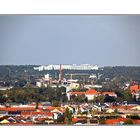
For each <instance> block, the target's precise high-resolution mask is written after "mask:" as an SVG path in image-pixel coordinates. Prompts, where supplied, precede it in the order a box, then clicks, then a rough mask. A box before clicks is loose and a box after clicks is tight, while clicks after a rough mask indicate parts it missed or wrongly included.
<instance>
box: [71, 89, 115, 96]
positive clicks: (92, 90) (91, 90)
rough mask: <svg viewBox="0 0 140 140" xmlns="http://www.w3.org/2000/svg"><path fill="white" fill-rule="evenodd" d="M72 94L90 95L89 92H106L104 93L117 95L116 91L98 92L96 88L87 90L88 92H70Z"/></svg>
mask: <svg viewBox="0 0 140 140" xmlns="http://www.w3.org/2000/svg"><path fill="white" fill-rule="evenodd" d="M70 94H86V95H88V94H96V95H97V94H104V95H106V94H108V95H112V96H117V95H116V94H115V92H97V91H96V90H94V89H90V90H87V91H86V92H70Z"/></svg>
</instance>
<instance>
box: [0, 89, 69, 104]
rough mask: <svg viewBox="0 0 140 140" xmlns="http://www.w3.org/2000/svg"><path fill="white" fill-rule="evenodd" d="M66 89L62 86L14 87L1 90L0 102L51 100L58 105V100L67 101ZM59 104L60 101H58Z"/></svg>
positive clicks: (23, 102)
mask: <svg viewBox="0 0 140 140" xmlns="http://www.w3.org/2000/svg"><path fill="white" fill-rule="evenodd" d="M65 92H66V89H65V88H64V87H61V88H58V87H57V88H55V89H54V88H50V87H48V88H13V89H10V90H6V91H0V103H1V104H5V103H22V104H27V103H31V102H40V101H42V102H43V101H49V102H51V103H54V105H55V106H56V105H57V103H55V101H57V102H64V101H67V97H66V94H64V93H65ZM58 105H59V103H58Z"/></svg>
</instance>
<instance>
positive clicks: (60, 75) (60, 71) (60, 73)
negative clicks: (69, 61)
mask: <svg viewBox="0 0 140 140" xmlns="http://www.w3.org/2000/svg"><path fill="white" fill-rule="evenodd" d="M61 80H62V65H61V64H60V69H59V81H61Z"/></svg>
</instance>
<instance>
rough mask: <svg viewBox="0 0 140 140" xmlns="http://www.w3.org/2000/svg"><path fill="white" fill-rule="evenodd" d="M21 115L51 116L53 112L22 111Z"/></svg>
mask: <svg viewBox="0 0 140 140" xmlns="http://www.w3.org/2000/svg"><path fill="white" fill-rule="evenodd" d="M21 115H46V116H53V113H51V112H37V111H31V112H22V113H21Z"/></svg>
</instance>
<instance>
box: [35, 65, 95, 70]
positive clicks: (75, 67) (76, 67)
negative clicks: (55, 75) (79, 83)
mask: <svg viewBox="0 0 140 140" xmlns="http://www.w3.org/2000/svg"><path fill="white" fill-rule="evenodd" d="M59 69H60V65H47V66H39V67H34V70H39V71H42V70H59ZM62 69H63V70H98V66H97V65H90V64H81V65H76V64H72V65H62Z"/></svg>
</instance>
